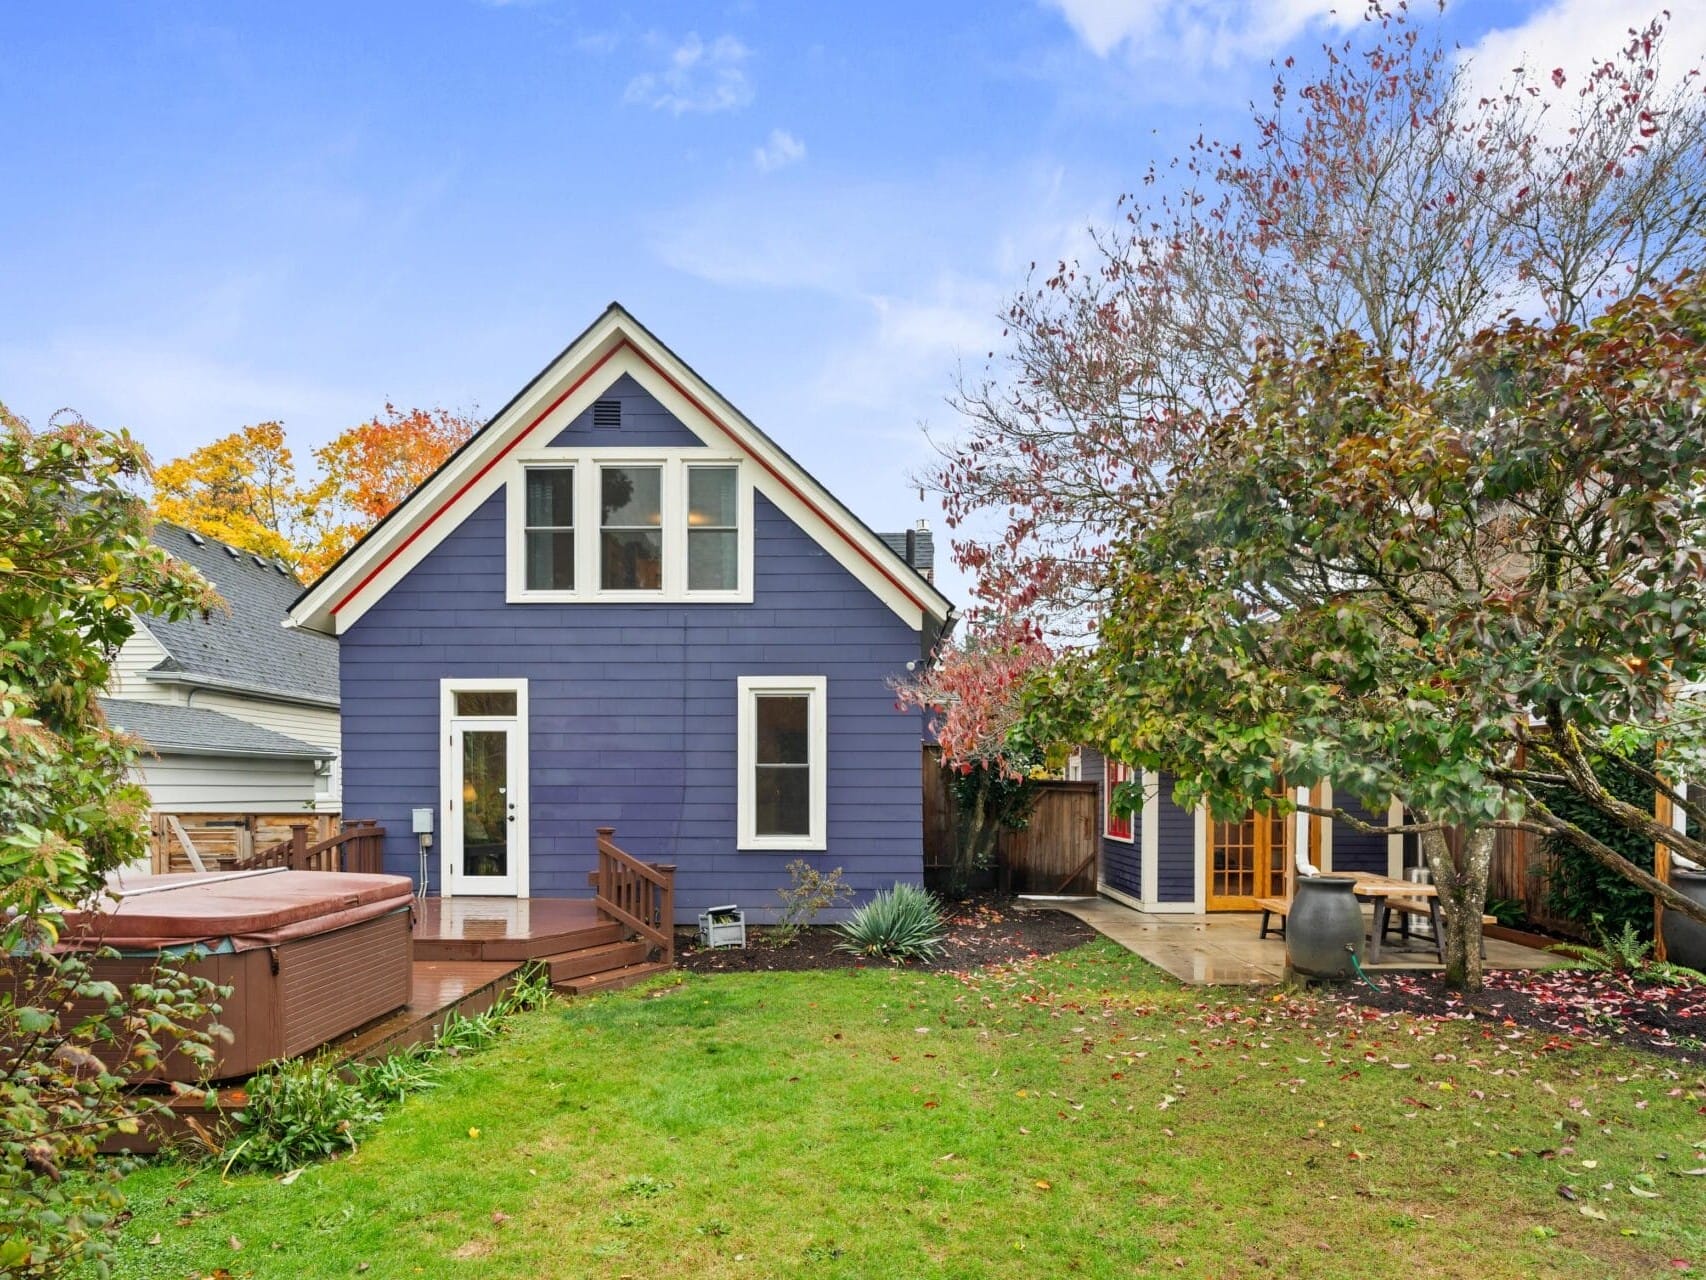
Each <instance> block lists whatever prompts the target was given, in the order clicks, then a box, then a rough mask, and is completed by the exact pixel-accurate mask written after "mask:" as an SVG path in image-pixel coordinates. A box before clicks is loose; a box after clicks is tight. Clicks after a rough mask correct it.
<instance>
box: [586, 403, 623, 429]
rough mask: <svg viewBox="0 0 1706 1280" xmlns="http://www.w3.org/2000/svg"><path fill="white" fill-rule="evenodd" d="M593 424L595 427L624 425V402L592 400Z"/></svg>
mask: <svg viewBox="0 0 1706 1280" xmlns="http://www.w3.org/2000/svg"><path fill="white" fill-rule="evenodd" d="M592 425H593V426H595V427H620V426H621V425H622V402H621V401H620V400H594V401H593V402H592Z"/></svg>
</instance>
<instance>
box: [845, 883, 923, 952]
mask: <svg viewBox="0 0 1706 1280" xmlns="http://www.w3.org/2000/svg"><path fill="white" fill-rule="evenodd" d="M841 932H842V934H843V935H844V939H845V940H844V941H842V942H840V943H837V944H836V945H837V946H839V947H840V948H841V950H843V951H851V952H852V953H853V954H854V955H862V956H883V957H886V958H887V959H890V960H934V959H935V958H936V956H938V955H939V954H940V953H941V950H942V941H943V938H944V936H945V934H944V930H943V927H942V913H941V911H940V910H939V909H938V908H937V906H936V900H935V899H934V898H932V897H931V896H930V895H929V894H928V893H925V892H924V890H922V889H920V888H918V887H917V886H916V885H910V884H897V885H894V886H893V887H892V888H888V889H885V890H883V891H882V892H881V893H879V894H877V895H876V896H875V897H873V898H872V899H871V900H870V901H869V902H867V903H866V904H865V905H864V906H862V907H860V908H859V909H858V910H856V911H854V913H853V917H852V919H850V920H848V921H847V923H846V924H844V925H842V926H841Z"/></svg>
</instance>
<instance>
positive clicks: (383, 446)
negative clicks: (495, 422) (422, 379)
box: [154, 403, 480, 581]
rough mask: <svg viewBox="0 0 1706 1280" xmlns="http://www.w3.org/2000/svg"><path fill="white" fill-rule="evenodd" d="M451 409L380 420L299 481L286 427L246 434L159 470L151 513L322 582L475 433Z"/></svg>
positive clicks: (387, 412) (328, 448)
mask: <svg viewBox="0 0 1706 1280" xmlns="http://www.w3.org/2000/svg"><path fill="white" fill-rule="evenodd" d="M479 425H480V424H479V423H478V422H477V421H475V420H474V419H473V418H472V417H469V416H467V415H465V414H461V413H456V412H453V411H451V410H448V409H441V408H433V409H399V408H397V407H396V406H395V405H392V404H389V403H387V404H386V406H385V408H384V411H383V412H381V413H378V414H375V415H374V416H373V417H372V418H370V419H368V420H367V421H366V422H362V423H358V424H357V425H355V426H353V427H350V428H349V429H348V430H346V431H344V432H342V433H340V434H339V435H338V436H336V437H334V438H333V439H332V440H331V441H329V442H328V443H326V444H324V445H322V446H320V447H319V448H318V449H315V450H314V460H315V462H316V464H317V468H316V474H314V475H312V476H309V477H307V478H305V479H303V480H301V481H298V478H297V474H296V466H295V463H294V461H293V460H292V458H291V453H290V449H289V447H288V446H287V445H286V443H285V434H284V426H283V424H282V423H278V422H262V423H258V424H256V425H254V426H249V427H244V428H243V429H242V430H240V431H234V432H232V433H231V434H230V435H228V436H223V437H221V438H220V439H218V440H215V441H213V442H212V443H210V444H206V445H203V446H202V447H201V448H199V449H196V450H194V451H192V452H191V453H189V454H187V455H185V456H184V457H182V458H177V459H174V460H173V461H171V462H168V463H166V464H165V465H164V466H162V467H161V468H159V470H158V471H157V472H156V474H155V482H154V512H155V514H156V515H157V516H159V517H160V518H161V519H162V520H169V521H171V522H172V523H173V524H178V525H182V526H184V527H185V528H188V529H194V530H195V531H196V532H198V533H202V534H206V535H207V536H208V537H211V538H217V539H219V540H220V541H221V542H226V543H229V544H230V545H231V546H234V547H240V548H242V549H243V550H245V551H252V552H254V553H256V554H257V555H263V556H267V557H269V558H273V559H278V560H282V561H284V562H285V563H286V564H288V565H290V566H291V567H292V568H293V569H294V570H296V572H297V573H298V574H299V575H300V576H301V577H302V578H303V579H304V580H305V581H311V580H313V579H314V578H316V577H318V576H319V575H320V574H321V573H323V572H325V570H326V569H327V568H329V567H330V566H331V565H332V564H333V563H335V562H336V561H337V559H338V557H339V556H341V555H343V553H344V552H346V551H347V550H349V548H350V547H352V546H354V545H355V543H356V541H357V540H358V539H359V538H360V537H361V536H362V534H364V533H366V532H367V531H368V530H369V529H371V528H372V527H373V526H374V525H375V524H377V523H378V522H379V521H380V520H382V519H384V518H385V516H386V515H388V514H389V513H390V512H391V511H392V510H393V509H394V508H395V507H396V506H397V505H398V504H399V503H401V502H402V501H403V499H404V498H406V497H408V496H409V494H410V493H412V492H413V491H414V489H415V487H416V486H417V485H419V484H420V483H421V482H422V481H423V480H425V479H426V478H427V477H428V476H430V475H431V474H432V473H433V471H434V470H436V469H437V468H438V466H439V464H440V463H442V462H443V461H444V459H445V458H447V457H449V456H450V454H451V453H453V452H455V450H456V449H457V448H458V447H459V446H460V445H461V444H462V442H463V441H465V440H467V439H468V437H469V436H471V435H472V434H473V433H474V432H475V431H476V430H477V429H478V428H479Z"/></svg>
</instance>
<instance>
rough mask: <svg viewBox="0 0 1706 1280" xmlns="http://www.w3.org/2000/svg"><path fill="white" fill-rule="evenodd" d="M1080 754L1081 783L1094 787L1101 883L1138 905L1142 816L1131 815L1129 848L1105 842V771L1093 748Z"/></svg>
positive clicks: (1140, 874)
mask: <svg viewBox="0 0 1706 1280" xmlns="http://www.w3.org/2000/svg"><path fill="white" fill-rule="evenodd" d="M1081 752H1082V756H1083V770H1084V780H1085V781H1086V782H1094V783H1095V784H1096V787H1097V793H1096V794H1097V806H1096V838H1097V840H1098V841H1100V845H1101V851H1102V872H1101V878H1102V883H1103V884H1105V885H1107V887H1108V888H1110V889H1117V890H1118V891H1119V892H1121V893H1123V894H1125V895H1126V896H1127V897H1128V898H1132V899H1134V900H1137V901H1141V900H1142V898H1143V817H1142V815H1141V814H1133V815H1132V833H1133V834H1134V835H1135V836H1136V839H1134V840H1133V841H1132V842H1131V843H1130V844H1127V843H1126V842H1125V841H1123V840H1112V839H1109V838H1108V834H1107V820H1108V774H1107V770H1106V768H1105V767H1104V762H1103V759H1102V756H1101V753H1100V752H1098V751H1096V750H1095V749H1094V748H1093V747H1083V748H1081Z"/></svg>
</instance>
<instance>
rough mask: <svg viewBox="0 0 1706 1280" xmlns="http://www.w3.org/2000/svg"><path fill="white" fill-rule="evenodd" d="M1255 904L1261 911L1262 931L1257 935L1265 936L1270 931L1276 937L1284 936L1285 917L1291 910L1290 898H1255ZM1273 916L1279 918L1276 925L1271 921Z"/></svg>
mask: <svg viewBox="0 0 1706 1280" xmlns="http://www.w3.org/2000/svg"><path fill="white" fill-rule="evenodd" d="M1256 906H1257V907H1259V908H1260V909H1261V912H1262V932H1261V933H1260V934H1259V935H1257V936H1259V937H1262V938H1265V937H1267V936H1268V934H1269V933H1270V932H1272V933H1273V934H1274V935H1275V936H1276V937H1281V938H1283V937H1285V918H1286V915H1287V914H1288V913H1289V912H1290V911H1291V899H1290V898H1257V899H1256ZM1275 916H1278V917H1279V919H1280V922H1279V924H1278V925H1275V924H1274V923H1273V918H1274V917H1275Z"/></svg>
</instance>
